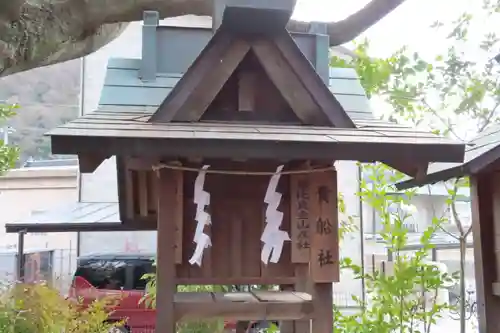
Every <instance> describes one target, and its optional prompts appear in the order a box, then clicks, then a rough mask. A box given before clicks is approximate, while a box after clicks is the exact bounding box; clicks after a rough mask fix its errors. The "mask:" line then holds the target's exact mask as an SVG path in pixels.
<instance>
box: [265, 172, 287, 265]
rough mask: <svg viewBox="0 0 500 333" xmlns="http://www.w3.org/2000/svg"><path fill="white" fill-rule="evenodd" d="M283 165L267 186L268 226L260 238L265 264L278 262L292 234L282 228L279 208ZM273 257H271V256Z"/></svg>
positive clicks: (281, 215)
mask: <svg viewBox="0 0 500 333" xmlns="http://www.w3.org/2000/svg"><path fill="white" fill-rule="evenodd" d="M282 170H283V165H280V166H279V167H278V168H277V169H276V172H275V174H274V175H272V176H271V179H270V180H269V184H268V186H267V191H266V196H265V198H264V202H265V203H266V204H267V208H266V226H265V227H264V231H263V232H262V236H261V237H260V240H261V241H262V242H263V243H264V246H263V247H262V251H261V254H260V259H261V260H262V262H263V263H264V264H266V265H267V264H268V263H269V261H271V262H272V263H277V262H278V261H279V260H280V257H281V252H282V251H283V244H284V242H285V241H289V240H290V236H289V235H288V233H287V232H286V231H283V230H280V226H281V222H282V221H283V213H282V212H280V211H279V210H278V206H279V204H280V202H281V196H282V194H281V193H278V192H276V187H277V186H278V182H279V180H280V176H281V171H282ZM269 257H271V258H269Z"/></svg>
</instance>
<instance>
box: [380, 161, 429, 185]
mask: <svg viewBox="0 0 500 333" xmlns="http://www.w3.org/2000/svg"><path fill="white" fill-rule="evenodd" d="M383 163H384V164H387V165H388V166H390V167H391V168H393V169H396V170H398V171H400V172H402V173H404V174H405V175H408V176H410V177H413V178H415V180H417V181H418V180H421V179H423V178H424V177H425V176H427V169H428V168H429V163H428V162H419V161H415V162H414V163H404V162H401V161H398V160H397V159H395V161H394V162H393V161H383Z"/></svg>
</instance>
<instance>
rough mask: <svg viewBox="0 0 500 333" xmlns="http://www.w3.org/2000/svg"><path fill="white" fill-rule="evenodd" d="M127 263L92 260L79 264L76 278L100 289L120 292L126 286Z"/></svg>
mask: <svg viewBox="0 0 500 333" xmlns="http://www.w3.org/2000/svg"><path fill="white" fill-rule="evenodd" d="M126 271H127V263H126V262H125V261H123V260H99V259H90V260H85V261H81V262H79V265H78V269H77V270H76V273H75V276H80V277H82V278H84V279H85V280H87V281H88V282H89V283H90V284H91V285H93V286H94V287H96V288H98V289H108V290H120V289H124V288H125V285H126Z"/></svg>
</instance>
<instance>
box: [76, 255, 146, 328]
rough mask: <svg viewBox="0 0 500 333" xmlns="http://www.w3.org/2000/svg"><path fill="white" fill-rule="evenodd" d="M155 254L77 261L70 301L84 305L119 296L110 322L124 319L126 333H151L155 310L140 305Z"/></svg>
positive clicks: (98, 256)
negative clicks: (145, 277) (144, 277)
mask: <svg viewBox="0 0 500 333" xmlns="http://www.w3.org/2000/svg"><path fill="white" fill-rule="evenodd" d="M152 264H153V255H147V254H102V255H89V256H83V257H80V258H78V263H77V269H76V272H75V276H74V279H73V283H72V285H71V288H70V293H69V296H70V298H74V299H76V298H78V299H81V300H82V301H83V303H84V304H89V303H92V302H93V301H94V300H96V299H101V298H104V297H110V296H111V297H114V296H116V302H117V305H116V306H115V307H114V309H113V311H112V312H111V313H110V316H109V320H110V321H122V320H125V322H126V324H125V326H124V327H122V328H121V330H122V331H123V332H133V333H152V332H154V331H155V329H154V327H155V310H153V309H150V308H148V307H147V306H146V305H145V304H144V303H142V302H141V299H142V297H143V296H144V290H145V288H146V281H145V280H144V279H142V277H143V276H144V274H146V273H151V272H154V267H153V265H152Z"/></svg>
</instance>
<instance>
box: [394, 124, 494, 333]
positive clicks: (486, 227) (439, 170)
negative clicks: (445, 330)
mask: <svg viewBox="0 0 500 333" xmlns="http://www.w3.org/2000/svg"><path fill="white" fill-rule="evenodd" d="M467 176H468V177H470V200H471V206H472V240H473V247H474V266H475V280H476V293H475V294H476V302H477V312H478V324H479V325H478V328H479V333H496V332H500V316H499V315H498V313H499V312H500V205H499V203H500V125H492V126H491V127H490V128H488V129H487V130H486V131H483V132H482V133H480V134H479V135H478V136H477V137H476V138H474V139H473V140H471V141H470V142H469V144H468V147H467V150H466V152H465V161H464V163H454V164H452V163H435V164H433V165H431V167H430V170H429V174H428V175H427V176H425V177H422V178H420V179H410V180H407V181H405V182H403V183H401V184H398V187H399V188H401V189H403V188H409V187H414V186H423V185H426V184H433V183H436V182H440V181H447V180H450V179H453V178H459V177H467Z"/></svg>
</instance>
